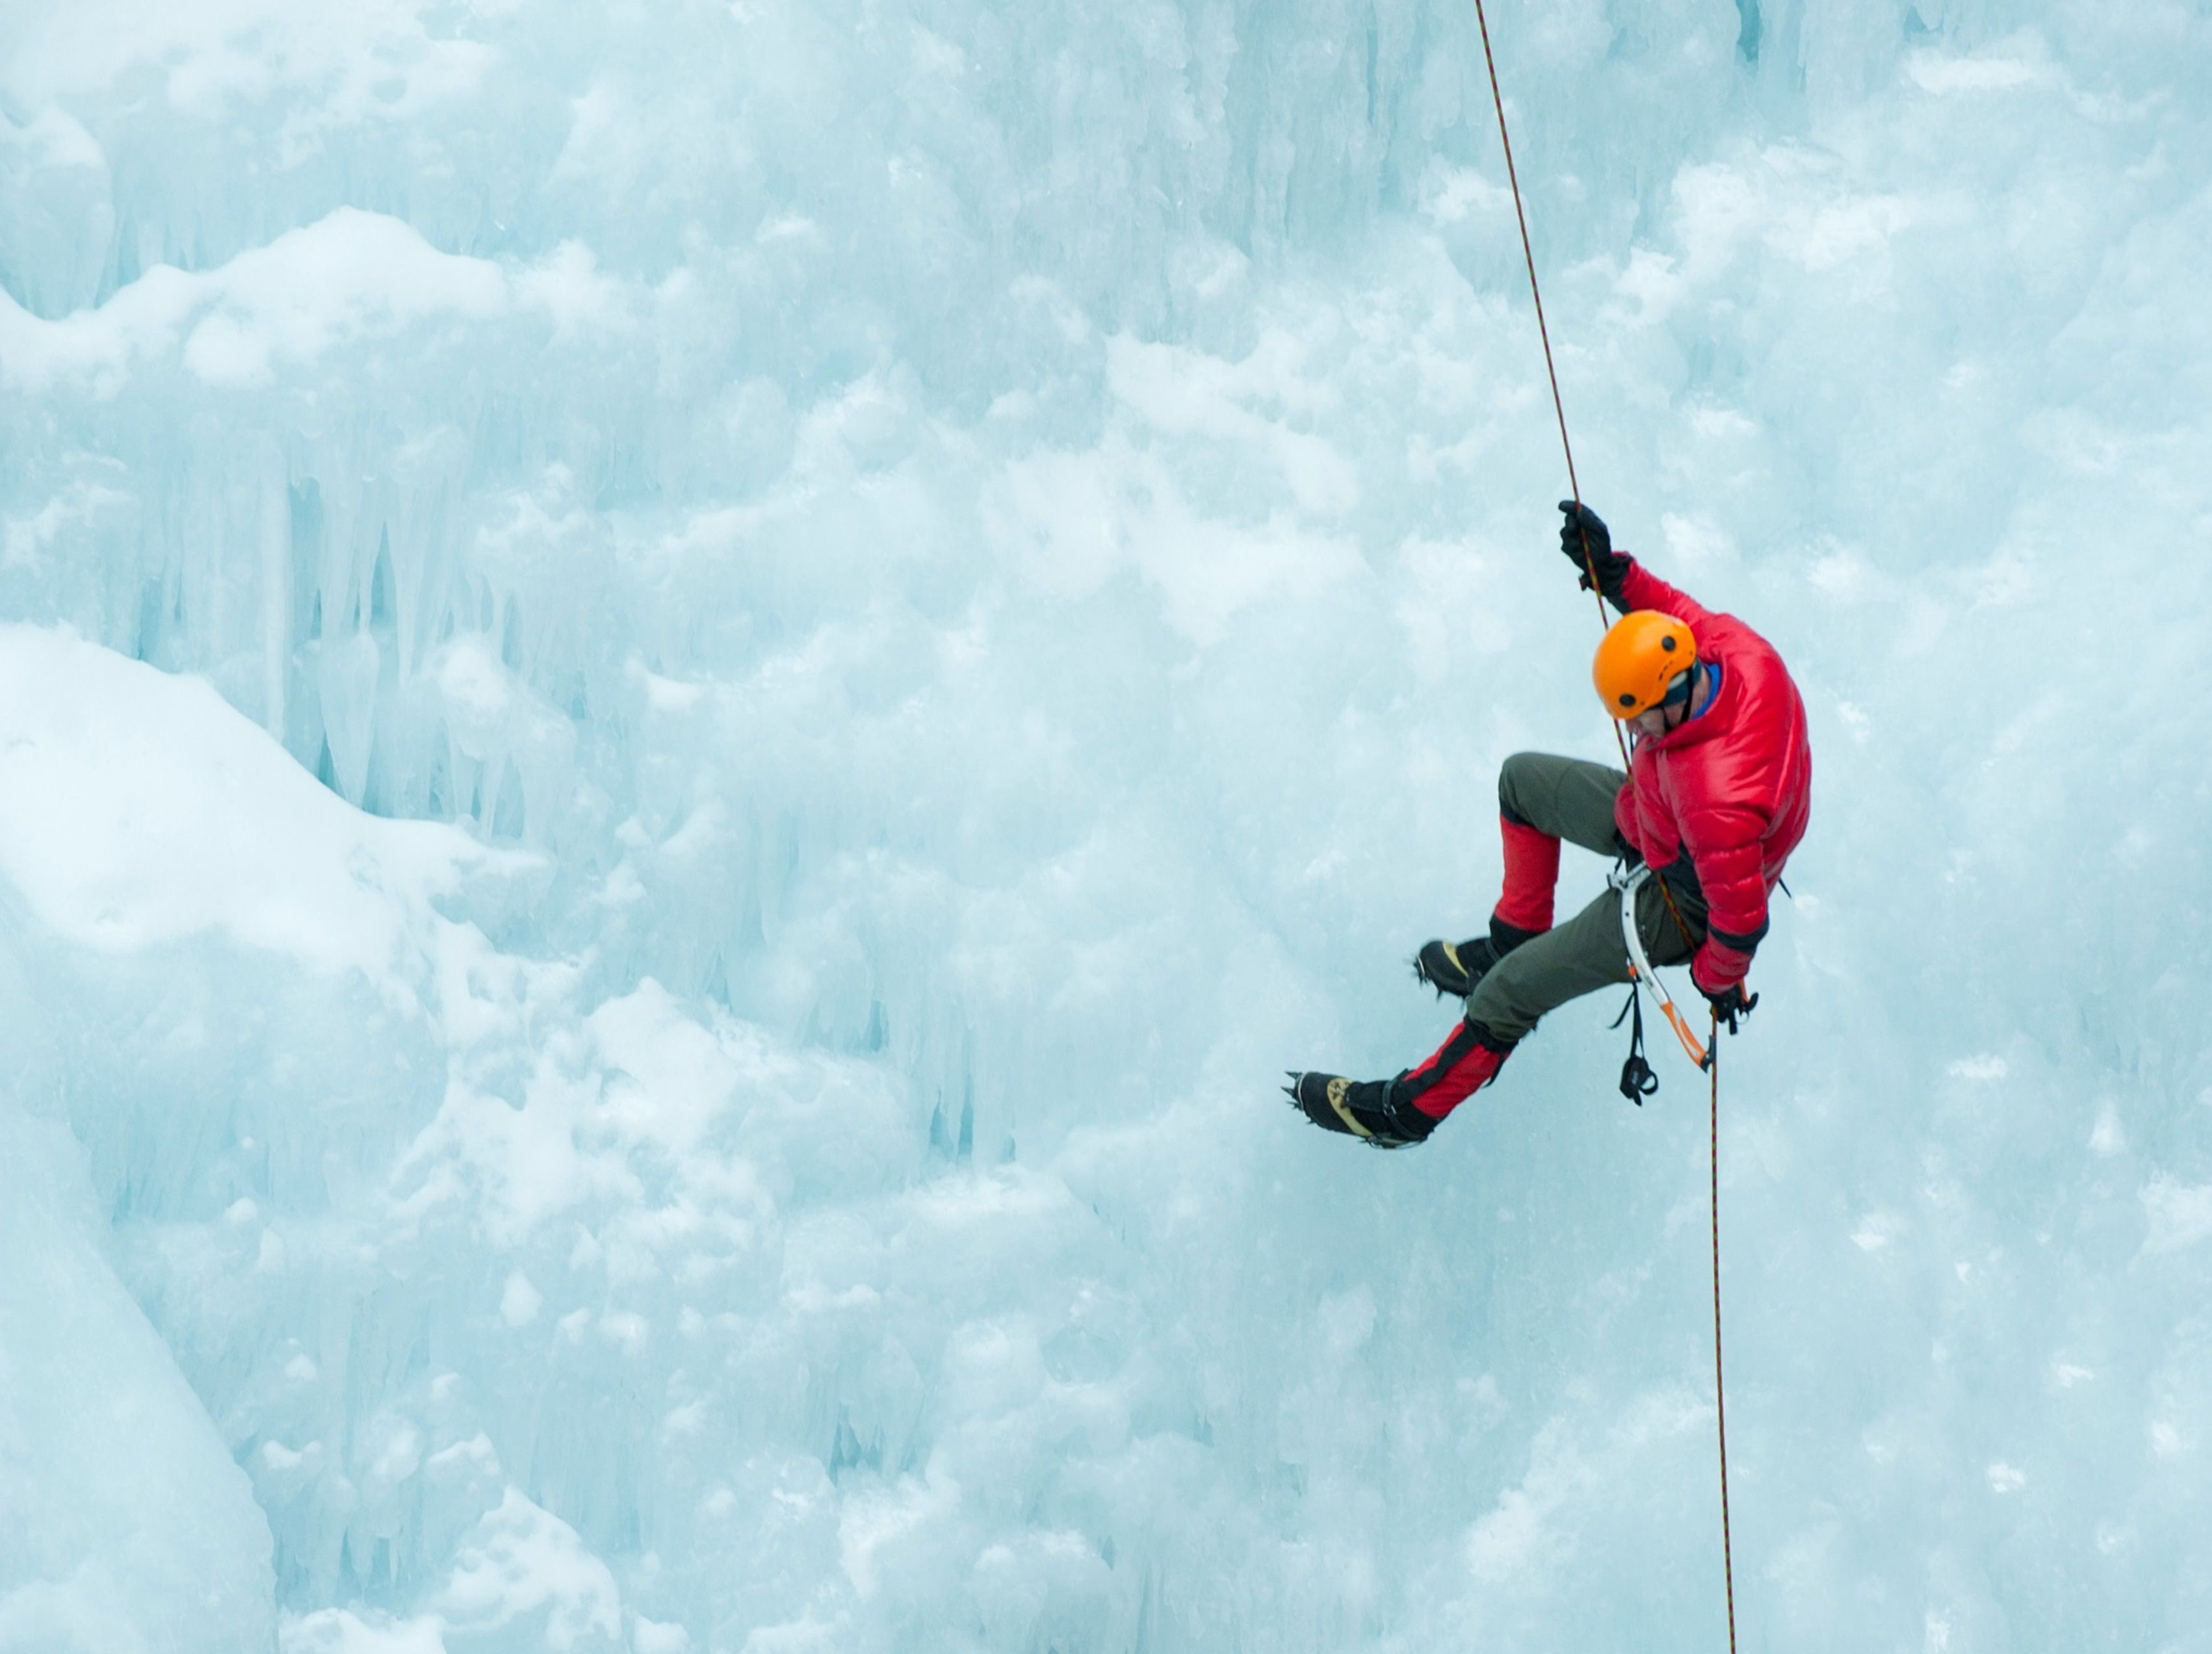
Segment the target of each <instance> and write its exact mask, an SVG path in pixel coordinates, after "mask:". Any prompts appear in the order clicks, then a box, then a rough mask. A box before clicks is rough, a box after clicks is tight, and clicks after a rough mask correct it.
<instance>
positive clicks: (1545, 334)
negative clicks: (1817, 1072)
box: [1474, 0, 1735, 1654]
mask: <svg viewBox="0 0 2212 1654" xmlns="http://www.w3.org/2000/svg"><path fill="white" fill-rule="evenodd" d="M1474 19H1475V23H1476V26H1477V27H1479V28H1480V30H1481V31H1482V60H1483V63H1484V64H1485V65H1486V67H1487V68H1488V69H1489V70H1490V100H1491V102H1492V104H1494V105H1495V106H1497V109H1498V143H1499V144H1500V146H1501V147H1502V148H1504V151H1505V179H1506V182H1507V183H1508V184H1510V185H1512V188H1513V216H1514V219H1515V221H1516V222H1517V223H1518V224H1519V225H1520V227H1521V256H1522V258H1523V259H1524V260H1525V261H1526V262H1527V264H1528V296H1529V297H1530V299H1531V300H1534V303H1535V306H1536V334H1537V336H1538V337H1539V338H1541V340H1542V341H1543V344H1544V371H1545V373H1547V375H1548V376H1549V377H1550V379H1551V381H1552V408H1553V411H1554V412H1555V413H1557V414H1558V415H1559V446H1560V448H1561V449H1562V450H1563V451H1565V454H1566V457H1567V487H1568V488H1569V489H1570V490H1571V493H1572V496H1573V499H1574V502H1575V506H1576V513H1575V514H1576V518H1577V521H1579V519H1580V518H1581V515H1582V512H1581V506H1582V500H1583V490H1582V483H1581V482H1580V481H1579V480H1578V479H1577V477H1576V476H1575V450H1574V445H1573V444H1572V443H1571V442H1569V441H1568V440H1567V405H1566V403H1565V401H1564V400H1563V399H1562V398H1561V397H1560V396H1559V368H1558V367H1557V366H1556V365H1555V364H1554V363H1553V360H1552V333H1551V330H1550V328H1548V327H1547V326H1546V325H1545V323H1544V294H1543V292H1542V290H1541V288H1539V287H1538V286H1537V284H1536V253H1535V249H1534V246H1533V245H1532V244H1531V243H1530V241H1529V239H1528V214H1527V212H1526V211H1525V210H1523V209H1522V205H1521V179H1520V177H1519V174H1518V173H1516V171H1515V169H1514V166H1513V140H1512V138H1511V137H1510V136H1509V135H1508V134H1507V132H1506V130H1505V94H1504V93H1503V92H1502V91H1500V90H1499V89H1498V57H1497V54H1496V53H1495V52H1494V51H1492V50H1491V45H1490V19H1489V18H1488V17H1487V16H1486V15H1485V14H1484V11H1483V5H1482V0H1474ZM1582 541H1583V566H1584V570H1585V573H1586V574H1587V576H1588V578H1589V588H1590V594H1591V596H1592V597H1595V598H1596V600H1597V612H1598V617H1599V619H1600V620H1604V619H1605V618H1606V614H1605V594H1604V593H1603V592H1601V591H1599V590H1598V583H1597V560H1596V558H1595V555H1594V554H1592V553H1591V551H1590V544H1589V530H1587V529H1584V530H1583V531H1582ZM1613 740H1614V742H1615V743H1616V744H1617V745H1618V746H1619V748H1620V766H1621V768H1622V769H1623V770H1627V769H1629V768H1630V767H1631V766H1630V763H1629V758H1628V738H1627V736H1626V735H1625V734H1624V733H1623V732H1622V730H1621V726H1620V723H1619V722H1618V721H1615V722H1614V724H1613ZM1649 872H1650V870H1649V869H1648V868H1646V869H1638V874H1639V875H1642V876H1646V877H1648V876H1649ZM1659 894H1661V895H1662V896H1663V897H1664V898H1665V899H1666V902H1667V911H1668V912H1669V913H1670V914H1672V915H1673V916H1674V926H1675V930H1677V932H1678V933H1679V934H1680V935H1681V936H1688V935H1689V930H1688V928H1687V927H1686V926H1685V925H1684V924H1683V923H1682V915H1681V913H1680V910H1679V909H1677V908H1676V906H1675V905H1674V892H1673V891H1671V890H1669V889H1668V888H1667V882H1666V881H1665V880H1664V879H1662V880H1661V881H1660V882H1659ZM1635 907H1636V904H1635V896H1634V882H1631V884H1630V885H1629V887H1628V888H1624V889H1623V890H1622V893H1621V915H1622V929H1623V931H1624V932H1625V934H1626V937H1627V942H1628V956H1629V958H1630V959H1631V960H1634V961H1636V965H1635V968H1636V969H1638V971H1639V972H1641V975H1640V977H1639V978H1638V980H1639V982H1641V983H1644V984H1648V985H1650V988H1651V991H1652V992H1653V993H1654V994H1655V995H1656V996H1658V998H1659V1005H1660V1009H1662V1010H1663V1011H1664V1012H1666V1014H1667V1020H1668V1021H1669V1022H1670V1023H1672V1024H1673V1025H1674V1032H1675V1033H1676V1035H1677V1036H1678V1037H1679V1038H1680V1039H1681V1041H1682V1046H1683V1049H1684V1050H1685V1051H1688V1052H1689V1053H1690V1057H1691V1060H1692V1061H1693V1062H1695V1063H1697V1064H1698V1066H1699V1068H1702V1069H1705V1072H1706V1073H1707V1074H1708V1075H1710V1076H1711V1081H1712V1115H1711V1124H1712V1132H1711V1135H1712V1185H1711V1194H1712V1216H1713V1402H1714V1409H1715V1412H1716V1415H1717V1419H1718V1422H1719V1430H1720V1455H1721V1563H1722V1578H1723V1583H1724V1584H1725V1585H1726V1588H1727V1591H1728V1631H1729V1654H1735V1548H1734V1546H1733V1544H1732V1543H1731V1541H1730V1537H1729V1494H1728V1396H1727V1391H1726V1390H1725V1388H1724V1386H1723V1384H1722V1381H1721V1067H1720V1061H1719V1056H1718V1049H1717V1048H1718V1046H1719V1045H1720V1016H1719V1014H1718V1012H1717V1011H1716V1012H1715V1014H1714V1015H1713V1018H1712V1025H1711V1043H1710V1045H1708V1046H1707V1047H1706V1048H1705V1050H1703V1051H1701V1050H1699V1046H1698V1042H1697V1039H1696V1038H1695V1037H1694V1036H1693V1035H1692V1033H1690V1031H1689V1027H1688V1025H1687V1024H1686V1022H1684V1021H1683V1020H1682V1017H1681V1015H1680V1013H1679V1012H1678V1011H1676V1010H1675V1009H1674V1002H1673V1000H1671V999H1670V998H1668V997H1667V994H1666V991H1665V990H1664V989H1663V988H1662V987H1661V986H1660V985H1659V978H1658V976H1657V975H1656V973H1655V972H1653V971H1652V969H1651V963H1650V959H1649V957H1648V956H1647V955H1646V954H1644V943H1643V941H1642V939H1641V938H1640V937H1639V936H1638V935H1637V930H1636V912H1635ZM1629 992H1630V995H1631V1000H1630V1003H1631V1004H1632V1005H1634V1004H1635V1003H1636V1001H1635V997H1634V996H1635V995H1636V994H1637V992H1638V988H1637V986H1636V985H1631V987H1630V989H1629ZM1643 1031H1644V1016H1643V1012H1642V1011H1641V1010H1640V1009H1638V1011H1637V1012H1636V1039H1635V1049H1634V1050H1633V1051H1632V1053H1631V1063H1632V1064H1633V1063H1642V1064H1643V1067H1642V1072H1641V1074H1639V1075H1632V1073H1631V1071H1630V1069H1623V1070H1622V1073H1621V1089H1622V1090H1623V1091H1624V1092H1626V1091H1627V1090H1628V1088H1629V1084H1630V1081H1631V1080H1632V1078H1633V1079H1635V1080H1636V1081H1638V1084H1639V1085H1640V1084H1641V1083H1642V1082H1643V1081H1645V1080H1649V1079H1651V1078H1652V1075H1651V1071H1650V1063H1644V1062H1643V1049H1642V1048H1643ZM1647 1094H1648V1093H1644V1092H1642V1091H1638V1093H1637V1094H1635V1095H1634V1097H1633V1100H1634V1101H1636V1102H1638V1103H1639V1104H1640V1103H1641V1102H1642V1101H1643V1099H1644V1096H1645V1095H1647Z"/></svg>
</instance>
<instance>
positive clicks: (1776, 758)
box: [1285, 501, 1813, 1148]
mask: <svg viewBox="0 0 2212 1654" xmlns="http://www.w3.org/2000/svg"><path fill="white" fill-rule="evenodd" d="M1559 509H1560V511H1561V512H1564V513H1565V519H1566V520H1565V524H1563V525H1562V526H1561V528H1560V530H1559V546H1560V549H1561V550H1562V551H1564V552H1565V554H1566V556H1567V559H1568V560H1569V561H1571V563H1573V564H1574V565H1575V566H1576V567H1577V569H1580V570H1582V571H1583V585H1584V586H1585V587H1587V586H1588V585H1589V584H1590V580H1591V578H1592V575H1593V573H1594V574H1595V579H1596V582H1597V588H1598V590H1599V591H1601V593H1602V594H1603V595H1604V597H1605V599H1606V601H1607V603H1611V604H1612V605H1613V608H1614V609H1617V610H1619V611H1620V615H1621V618H1620V620H1619V621H1615V622H1614V624H1613V627H1612V628H1611V629H1610V630H1608V631H1607V633H1606V634H1605V639H1604V641H1603V642H1601V643H1600V644H1599V645H1598V650H1597V658H1596V661H1595V663H1594V665H1593V667H1592V676H1593V677H1594V678H1595V682H1596V684H1597V691H1598V694H1599V695H1600V696H1601V698H1602V699H1603V700H1604V701H1605V705H1606V710H1607V712H1611V713H1612V714H1613V717H1614V718H1618V719H1619V720H1620V722H1621V723H1623V724H1626V725H1627V726H1628V729H1629V730H1630V739H1631V740H1632V742H1633V743H1634V745H1633V748H1632V756H1631V757H1630V760H1629V770H1628V773H1627V774H1626V776H1624V775H1622V774H1621V772H1620V771H1619V770H1617V769H1614V768H1613V766H1610V765H1607V764H1592V763H1588V762H1585V761H1584V760H1581V759H1577V758H1555V757H1553V756H1551V755H1550V754H1545V753H1516V754H1515V755H1514V756H1512V757H1511V758H1509V759H1507V760H1505V766H1504V770H1503V771H1502V772H1500V773H1499V775H1498V818H1499V827H1500V830H1501V831H1502V832H1503V833H1504V839H1505V876H1504V893H1503V894H1501V895H1500V896H1499V897H1498V906H1497V907H1496V908H1495V909H1494V910H1493V911H1492V914H1491V918H1490V933H1489V935H1487V936H1476V937H1474V938H1472V939H1471V940H1469V941H1467V942H1459V943H1456V944H1454V943H1449V942H1425V943H1424V944H1423V945H1422V947H1421V950H1420V953H1419V955H1418V957H1417V958H1416V960H1415V961H1414V966H1413V969H1414V973H1415V975H1417V976H1418V977H1419V978H1420V979H1421V980H1422V981H1424V982H1425V983H1427V984H1429V985H1431V987H1433V988H1435V989H1436V990H1437V992H1438V993H1440V994H1449V995H1453V996H1455V997H1462V998H1464V999H1465V1000H1466V1002H1467V1014H1466V1015H1465V1017H1464V1018H1463V1019H1462V1021H1461V1022H1460V1024H1459V1026H1458V1027H1455V1028H1454V1029H1453V1030H1452V1032H1451V1035H1450V1037H1449V1038H1448V1039H1446V1040H1445V1041H1444V1042H1443V1045H1439V1046H1437V1049H1436V1050H1435V1051H1433V1052H1431V1054H1430V1055H1429V1057H1427V1058H1426V1059H1425V1061H1423V1062H1421V1063H1419V1064H1418V1065H1416V1066H1415V1067H1413V1068H1410V1069H1406V1070H1405V1071H1404V1072H1403V1073H1401V1074H1399V1075H1396V1076H1395V1077H1394V1078H1392V1079H1389V1080H1347V1079H1345V1078H1343V1077H1342V1076H1340V1075H1334V1074H1296V1075H1291V1083H1290V1085H1289V1086H1287V1087H1285V1090H1286V1091H1288V1093H1289V1094H1290V1096H1291V1101H1293V1102H1294V1103H1296V1104H1297V1106H1298V1108H1299V1110H1300V1111H1301V1112H1303V1113H1304V1115H1305V1117H1306V1118H1308V1119H1310V1120H1311V1121H1312V1122H1313V1123H1314V1124H1316V1125H1317V1126H1321V1127H1322V1128H1323V1129H1325V1130H1330V1131H1340V1132H1343V1133H1345V1134H1346V1135H1347V1136H1354V1137H1359V1138H1364V1139H1365V1140H1366V1141H1367V1142H1370V1143H1372V1144H1374V1145H1376V1146H1377V1147H1379V1148H1402V1147H1404V1146H1405V1145H1407V1144H1408V1143H1416V1142H1421V1141H1423V1140H1424V1139H1425V1138H1426V1137H1427V1136H1428V1135H1429V1134H1430V1133H1431V1131H1434V1130H1436V1129H1437V1123H1438V1122H1439V1121H1441V1120H1442V1119H1443V1118H1444V1117H1445V1116H1446V1115H1448V1114H1449V1113H1450V1112H1452V1110H1453V1109H1455V1108H1456V1107H1458V1106H1459V1105H1460V1104H1461V1103H1462V1102H1463V1101H1465V1100H1467V1098H1468V1097H1469V1096H1470V1095H1472V1094H1474V1091H1475V1090H1476V1088H1479V1087H1481V1086H1484V1085H1487V1084H1488V1083H1489V1082H1490V1081H1492V1080H1494V1079H1496V1078H1497V1077H1498V1069H1500V1068H1501V1067H1503V1066H1504V1062H1505V1059H1506V1057H1509V1056H1510V1055H1511V1054H1512V1051H1513V1048H1514V1046H1515V1045H1517V1044H1518V1043H1519V1042H1520V1041H1521V1040H1522V1039H1523V1038H1524V1037H1525V1036H1526V1035H1527V1034H1528V1031H1529V1030H1530V1029H1532V1028H1534V1027H1535V1026H1536V1023H1537V1021H1538V1019H1539V1018H1541V1016H1542V1015H1544V1013H1545V1012H1547V1011H1548V1010H1551V1009H1554V1008H1555V1007H1557V1006H1560V1005H1564V1004H1565V1003H1566V1002H1567V1001H1569V1000H1571V999H1573V998H1576V997H1579V996H1580V995H1583V994H1586V993H1589V992H1591V991H1594V990H1596V989H1599V988H1605V987H1611V986H1615V985H1620V984H1623V983H1626V982H1627V981H1628V980H1630V969H1629V962H1628V947H1627V942H1626V938H1625V937H1624V936H1622V934H1621V918H1620V898H1619V897H1618V895H1617V894H1615V893H1614V892H1613V890H1611V889H1608V890H1607V891H1606V892H1604V893H1603V894H1601V895H1600V896H1599V897H1598V898H1597V899H1596V900H1594V901H1592V902H1591V903H1590V904H1589V906H1587V907H1585V908H1583V911H1582V912H1579V913H1577V914H1576V915H1575V916H1574V917H1573V918H1571V919H1569V920H1568V921H1567V922H1566V923H1565V924H1559V925H1554V924H1553V923H1552V898H1553V886H1554V884H1555V883H1556V882H1557V881H1558V878H1559V843H1560V841H1561V840H1562V839H1565V840H1566V841H1567V842H1569V843H1571V844H1576V845H1581V846H1582V847H1583V849H1585V850H1592V851H1596V852H1597V853H1598V854H1599V855H1601V856H1607V857H1620V858H1623V859H1624V860H1625V861H1626V863H1628V864H1629V865H1631V866H1633V865H1635V864H1636V863H1638V862H1639V861H1640V862H1642V863H1644V864H1645V865H1647V866H1649V867H1650V869H1652V870H1653V871H1654V872H1655V873H1656V875H1657V877H1656V878H1653V879H1647V880H1646V881H1645V882H1644V884H1643V887H1642V888H1641V889H1640V890H1638V893H1637V896H1636V918H1637V927H1638V933H1639V935H1640V937H1641V939H1642V941H1643V943H1644V948H1645V950H1646V951H1647V952H1648V953H1649V954H1650V956H1651V958H1652V960H1653V961H1654V962H1656V963H1657V964H1661V965H1677V964H1680V963H1681V962H1682V961H1683V960H1689V962H1690V979H1691V980H1692V982H1693V983H1695V984H1696V985H1697V988H1698V991H1699V992H1700V993H1702V994H1703V995H1705V997H1706V999H1707V1000H1709V1001H1710V1002H1711V1004H1712V1007H1713V1011H1714V1015H1715V1018H1716V1020H1717V1021H1718V1022H1723V1023H1726V1024H1727V1025H1728V1027H1729V1032H1730V1033H1734V1032H1735V1028H1736V1025H1737V1021H1738V1020H1739V1019H1740V1018H1741V1017H1742V1016H1744V1015H1746V1014H1747V1012H1749V1010H1750V1009H1751V1008H1752V1005H1753V1003H1755V1001H1756V997H1755V996H1747V995H1746V994H1745V992H1744V978H1745V977H1746V975H1747V972H1749V970H1750V968H1751V960H1752V954H1753V952H1754V951H1755V950H1756V949H1757V948H1758V947H1759V939H1760V938H1761V937H1763V936H1765V934H1766V925H1767V913H1766V905H1767V898H1768V896H1769V895H1770V894H1771V892H1772V891H1773V889H1774V888H1775V886H1776V885H1777V884H1778V882H1780V880H1781V877H1782V868H1783V863H1784V862H1785V861H1786V860H1787V859H1788V857H1789V855H1790V851H1792V850H1794V849H1796V846H1797V842H1798V840H1799V839H1802V838H1803V837H1804V836H1805V824H1806V821H1807V818H1808V812H1809V809H1810V805H1811V797H1812V779H1813V770H1812V757H1811V753H1810V751H1809V749H1808V746H1807V743H1806V735H1805V706H1804V703H1803V702H1802V700H1799V699H1798V695H1797V686H1796V684H1795V683H1793V682H1790V673H1789V670H1788V669H1786V668H1785V667H1784V665H1783V663H1782V657H1780V656H1779V655H1778V654H1777V653H1775V651H1774V648H1773V646H1772V645H1771V644H1769V643H1768V642H1767V641H1766V639H1764V638H1762V637H1760V636H1759V634H1758V633H1756V632H1753V630H1752V629H1751V628H1750V627H1747V626H1746V625H1745V624H1744V623H1743V622H1742V621H1739V620H1736V619H1735V618H1734V617H1733V616H1731V615H1716V614H1713V613H1711V612H1710V611H1709V610H1707V609H1704V608H1702V607H1700V606H1699V604H1698V603H1695V602H1693V601H1692V599H1690V598H1689V597H1686V596H1685V595H1684V594H1683V593H1682V592H1680V591H1676V590H1675V589H1674V587H1673V586H1670V585H1668V584H1667V583H1666V582H1665V581H1663V580H1662V579H1659V578H1658V577H1657V576H1656V575H1654V574H1651V573H1649V572H1647V571H1646V570H1645V569H1644V567H1643V566H1641V565H1639V564H1638V563H1637V562H1636V561H1635V560H1633V559H1632V558H1631V557H1629V556H1628V555H1626V554H1625V553H1621V552H1617V551H1615V550H1613V542H1612V536H1610V535H1609V534H1608V533H1607V530H1606V526H1605V524H1604V523H1603V522H1602V521H1601V520H1600V518H1598V517H1597V515H1596V514H1595V512H1592V511H1590V510H1589V508H1588V507H1587V506H1577V505H1576V504H1575V503H1574V502H1572V501H1563V502H1561V504H1560V506H1559ZM1662 884H1663V886H1664V888H1663V889H1662ZM1669 898H1671V901H1670V900H1669Z"/></svg>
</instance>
